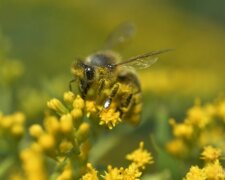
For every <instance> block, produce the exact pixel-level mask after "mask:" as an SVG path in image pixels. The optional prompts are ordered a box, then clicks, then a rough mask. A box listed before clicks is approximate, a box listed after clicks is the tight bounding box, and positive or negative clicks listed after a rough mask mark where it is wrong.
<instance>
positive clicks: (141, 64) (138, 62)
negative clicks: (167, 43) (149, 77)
mask: <svg viewBox="0 0 225 180" xmlns="http://www.w3.org/2000/svg"><path fill="white" fill-rule="evenodd" d="M171 50H172V49H165V50H161V51H152V52H149V53H146V54H142V55H138V56H135V57H132V58H130V59H128V60H126V61H123V62H121V63H118V64H115V66H122V65H126V66H132V67H134V68H137V69H144V68H148V67H150V66H151V65H152V64H154V63H155V62H156V61H157V60H158V57H157V55H159V54H162V53H165V52H168V51H171Z"/></svg>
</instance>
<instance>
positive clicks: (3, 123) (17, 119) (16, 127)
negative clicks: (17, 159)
mask: <svg viewBox="0 0 225 180" xmlns="http://www.w3.org/2000/svg"><path fill="white" fill-rule="evenodd" d="M24 122H25V115H24V114H23V113H21V112H16V113H14V114H11V115H7V116H3V115H2V114H1V116H0V129H2V130H5V132H6V133H10V134H11V135H12V136H13V137H15V138H21V137H22V135H23V133H24Z"/></svg>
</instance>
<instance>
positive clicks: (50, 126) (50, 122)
mask: <svg viewBox="0 0 225 180" xmlns="http://www.w3.org/2000/svg"><path fill="white" fill-rule="evenodd" d="M44 127H45V129H46V131H47V132H48V133H50V134H57V133H58V132H59V130H60V122H59V120H58V119H57V118H56V117H55V116H47V117H46V118H45V119H44Z"/></svg>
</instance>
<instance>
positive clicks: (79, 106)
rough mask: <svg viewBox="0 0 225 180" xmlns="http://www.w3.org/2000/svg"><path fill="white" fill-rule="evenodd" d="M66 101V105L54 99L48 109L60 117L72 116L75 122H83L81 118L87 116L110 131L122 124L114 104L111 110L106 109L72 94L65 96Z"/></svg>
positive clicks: (49, 103) (68, 93) (67, 93)
mask: <svg viewBox="0 0 225 180" xmlns="http://www.w3.org/2000/svg"><path fill="white" fill-rule="evenodd" d="M64 101H65V105H64V104H63V103H62V102H61V101H59V100H58V99H52V100H50V101H49V102H48V107H49V108H50V109H52V110H54V111H55V112H56V113H57V114H58V115H65V114H71V116H72V118H73V119H74V120H75V121H78V120H81V118H84V117H85V116H86V117H88V118H90V119H92V120H93V122H97V123H98V124H99V125H105V126H107V127H108V128H109V129H112V128H113V127H115V126H116V125H117V124H118V123H120V122H121V118H120V112H118V111H117V110H116V104H115V103H112V104H111V105H110V107H109V108H107V109H105V108H103V107H102V106H99V105H97V104H96V103H95V102H94V101H88V100H84V99H82V98H81V97H80V96H79V95H77V96H75V95H74V94H73V93H72V92H66V93H65V94H64ZM76 124H77V122H76V123H74V125H75V126H76ZM78 124H79V123H78Z"/></svg>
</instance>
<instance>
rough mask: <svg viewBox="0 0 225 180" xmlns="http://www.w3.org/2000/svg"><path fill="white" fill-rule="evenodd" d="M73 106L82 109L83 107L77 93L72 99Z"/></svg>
mask: <svg viewBox="0 0 225 180" xmlns="http://www.w3.org/2000/svg"><path fill="white" fill-rule="evenodd" d="M73 107H74V108H75V109H83V108H84V107H85V102H84V100H83V99H82V98H81V97H80V95H77V97H76V98H75V100H74V101H73Z"/></svg>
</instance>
